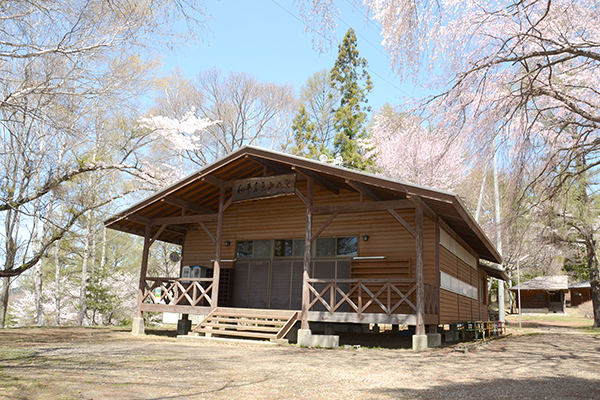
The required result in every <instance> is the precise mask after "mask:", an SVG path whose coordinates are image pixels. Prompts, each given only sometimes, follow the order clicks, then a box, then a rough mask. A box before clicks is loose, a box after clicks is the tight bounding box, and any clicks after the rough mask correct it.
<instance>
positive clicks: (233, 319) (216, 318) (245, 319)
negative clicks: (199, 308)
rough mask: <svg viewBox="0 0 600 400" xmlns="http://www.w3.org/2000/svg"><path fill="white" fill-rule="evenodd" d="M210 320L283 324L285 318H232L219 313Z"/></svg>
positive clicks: (254, 323)
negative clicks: (274, 319)
mask: <svg viewBox="0 0 600 400" xmlns="http://www.w3.org/2000/svg"><path fill="white" fill-rule="evenodd" d="M210 321H218V322H223V323H235V324H253V325H275V326H279V327H281V326H283V325H285V322H286V321H287V319H284V320H276V321H273V320H264V319H256V318H254V319H250V318H242V317H239V318H232V317H223V316H221V315H213V317H212V318H211V319H210Z"/></svg>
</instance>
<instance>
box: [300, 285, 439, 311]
mask: <svg viewBox="0 0 600 400" xmlns="http://www.w3.org/2000/svg"><path fill="white" fill-rule="evenodd" d="M308 283H309V290H310V293H311V298H310V303H309V306H308V309H309V310H310V311H317V308H319V307H321V308H322V307H324V308H325V311H328V312H329V313H331V314H333V313H334V312H336V311H345V312H354V313H357V314H358V316H359V317H360V316H361V314H365V313H367V314H371V313H383V314H386V315H387V316H388V317H389V316H392V314H416V312H417V306H416V301H417V300H416V298H417V296H416V291H417V286H416V281H415V279H391V280H389V279H309V280H308ZM323 285H324V287H323ZM424 289H425V298H424V300H425V304H424V313H425V314H433V315H437V314H438V313H439V306H438V291H437V288H436V287H435V286H433V285H430V284H428V283H425V284H424ZM344 308H345V310H343V309H344Z"/></svg>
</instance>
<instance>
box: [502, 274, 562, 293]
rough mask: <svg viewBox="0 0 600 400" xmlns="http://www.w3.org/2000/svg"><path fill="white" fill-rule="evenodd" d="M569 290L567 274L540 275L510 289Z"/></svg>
mask: <svg viewBox="0 0 600 400" xmlns="http://www.w3.org/2000/svg"><path fill="white" fill-rule="evenodd" d="M518 289H521V290H568V289H569V277H568V276H566V275H554V276H538V277H536V278H533V279H532V280H530V281H527V282H523V283H521V285H520V286H519V285H517V286H513V287H512V288H510V290H518Z"/></svg>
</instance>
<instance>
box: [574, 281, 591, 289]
mask: <svg viewBox="0 0 600 400" xmlns="http://www.w3.org/2000/svg"><path fill="white" fill-rule="evenodd" d="M591 287H592V285H591V284H590V281H582V282H577V283H571V284H570V285H569V289H590V288H591Z"/></svg>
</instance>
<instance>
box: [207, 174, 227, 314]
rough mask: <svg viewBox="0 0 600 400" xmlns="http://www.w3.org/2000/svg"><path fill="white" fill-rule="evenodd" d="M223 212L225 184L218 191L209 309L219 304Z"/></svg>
mask: <svg viewBox="0 0 600 400" xmlns="http://www.w3.org/2000/svg"><path fill="white" fill-rule="evenodd" d="M224 213H225V186H221V191H220V193H219V214H218V217H217V238H216V245H215V262H214V264H213V288H212V296H211V300H212V302H211V307H210V308H211V310H214V309H215V308H217V307H218V306H219V280H220V277H221V242H222V241H223V214H224Z"/></svg>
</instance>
